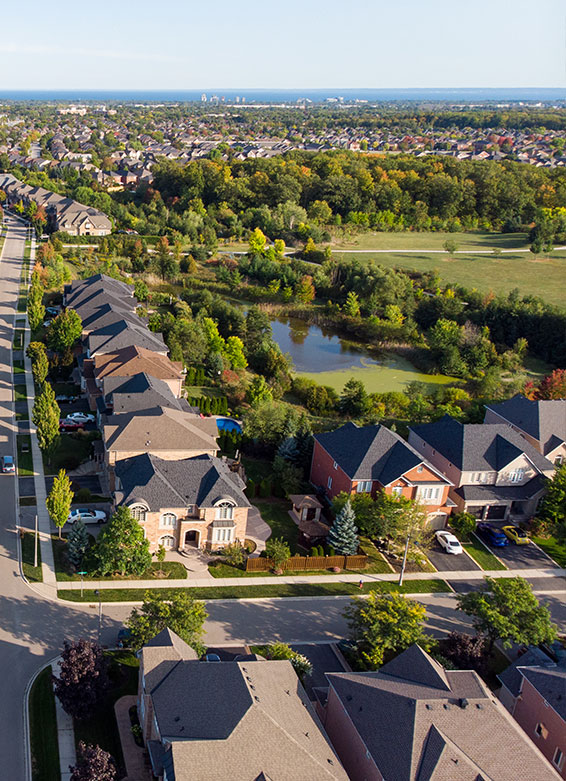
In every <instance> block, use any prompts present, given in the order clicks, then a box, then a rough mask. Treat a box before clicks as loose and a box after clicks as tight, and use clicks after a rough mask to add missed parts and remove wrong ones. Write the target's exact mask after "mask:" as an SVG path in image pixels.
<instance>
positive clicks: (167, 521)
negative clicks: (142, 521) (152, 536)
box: [159, 513, 177, 529]
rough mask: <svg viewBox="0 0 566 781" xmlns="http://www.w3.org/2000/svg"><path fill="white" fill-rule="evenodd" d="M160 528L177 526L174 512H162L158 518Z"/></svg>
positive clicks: (174, 527)
mask: <svg viewBox="0 0 566 781" xmlns="http://www.w3.org/2000/svg"><path fill="white" fill-rule="evenodd" d="M159 528H160V529H176V528H177V516H176V515H175V513H163V515H162V516H161V517H160V518H159Z"/></svg>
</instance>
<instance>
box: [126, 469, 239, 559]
mask: <svg viewBox="0 0 566 781" xmlns="http://www.w3.org/2000/svg"><path fill="white" fill-rule="evenodd" d="M115 476H116V488H115V493H114V501H115V505H116V506H120V505H125V506H126V507H129V508H130V510H131V512H132V514H133V516H134V517H135V518H136V519H137V520H138V521H139V522H140V524H141V525H142V526H143V529H144V533H145V536H146V538H147V539H148V540H149V542H150V547H151V550H156V549H157V548H158V547H159V546H160V545H163V547H164V548H167V549H168V550H172V549H175V550H183V549H184V548H189V547H193V548H203V549H206V550H216V549H218V548H223V547H224V546H225V545H229V544H230V543H233V542H240V543H241V544H242V545H243V544H244V540H245V539H246V526H247V522H248V511H249V508H250V506H251V505H250V503H249V501H248V499H247V498H246V495H245V494H244V489H245V483H244V481H243V480H242V478H241V477H240V476H239V474H238V473H237V472H232V471H231V470H230V468H229V466H228V464H227V462H226V461H225V460H223V459H220V458H214V457H213V456H211V455H202V456H197V457H195V458H185V459H182V460H179V461H166V460H164V459H162V458H158V457H157V456H155V455H152V454H151V453H145V454H143V455H140V456H135V457H133V458H128V459H126V460H124V461H118V462H117V464H116V466H115Z"/></svg>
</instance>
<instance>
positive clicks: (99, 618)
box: [94, 589, 102, 645]
mask: <svg viewBox="0 0 566 781" xmlns="http://www.w3.org/2000/svg"><path fill="white" fill-rule="evenodd" d="M94 593H95V594H96V596H97V597H98V644H99V645H100V632H101V629H102V595H101V593H100V591H99V590H98V589H96V590H95V592H94Z"/></svg>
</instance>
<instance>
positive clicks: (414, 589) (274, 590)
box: [57, 576, 450, 603]
mask: <svg viewBox="0 0 566 781" xmlns="http://www.w3.org/2000/svg"><path fill="white" fill-rule="evenodd" d="M361 577H362V580H363V576H361ZM178 591H183V593H189V594H190V595H191V596H192V597H194V598H195V599H205V600H206V599H252V598H254V597H268V598H276V597H324V596H348V595H352V596H355V595H359V594H369V592H370V591H379V592H380V593H385V594H388V593H391V592H393V591H398V592H400V593H402V594H429V593H435V594H442V593H447V592H449V591H450V587H449V586H448V584H447V583H446V582H445V581H444V580H406V581H405V582H404V583H403V585H402V586H401V588H399V586H398V585H397V583H392V582H389V581H386V582H382V583H364V585H363V588H359V586H358V584H357V583H280V584H278V583H274V584H273V585H271V584H269V585H268V586H251V585H250V586H235V587H234V586H210V587H208V588H188V589H174V588H162V589H160V590H159V593H160V594H161V595H162V596H163V597H165V598H167V597H170V596H171V595H172V594H174V593H175V592H178ZM100 594H101V596H102V601H103V602H143V599H144V595H145V594H146V591H145V589H135V588H131V589H127V588H119V589H118V588H113V589H104V590H101V591H100ZM57 596H58V597H59V599H65V600H68V601H69V602H92V603H95V602H97V601H98V597H97V596H96V595H95V593H94V591H87V590H85V592H84V596H83V597H82V599H81V592H80V591H69V590H65V589H60V590H59V591H58V592H57Z"/></svg>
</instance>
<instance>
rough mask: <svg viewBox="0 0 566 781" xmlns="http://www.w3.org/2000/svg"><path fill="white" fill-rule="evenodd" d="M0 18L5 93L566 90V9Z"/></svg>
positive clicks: (45, 7) (261, 10)
mask: <svg viewBox="0 0 566 781" xmlns="http://www.w3.org/2000/svg"><path fill="white" fill-rule="evenodd" d="M2 5H3V8H2V34H1V35H0V63H2V66H1V68H0V89H53V88H57V89H76V88H82V89H99V88H103V89H201V88H202V89H210V88H222V87H224V88H226V89H229V88H244V87H246V88H277V87H279V88H285V87H286V88H302V87H310V88H324V87H338V88H347V87H371V88H387V87H392V88H395V87H501V86H505V87H562V86H565V85H566V5H565V3H564V0H537V2H536V3H535V2H532V0H512V2H511V0H499V2H497V0H496V1H495V2H494V0H475V2H473V3H470V2H464V0H373V1H372V0H358V1H357V2H350V3H347V2H344V0H286V2H283V3H276V2H274V0H263V1H262V2H260V0H239V2H233V0H232V1H231V2H228V0H215V2H213V3H204V2H202V0H201V2H198V3H197V2H195V1H194V0H192V2H191V1H190V0H162V1H161V2H156V0H135V2H134V1H133V0H113V1H112V2H109V0H99V1H98V2H97V3H77V2H76V0H73V2H71V1H70V0H56V2H55V3H54V4H51V5H50V4H49V3H45V0H41V2H39V0H26V2H25V4H24V5H20V4H19V3H14V2H11V3H3V4H2Z"/></svg>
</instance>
